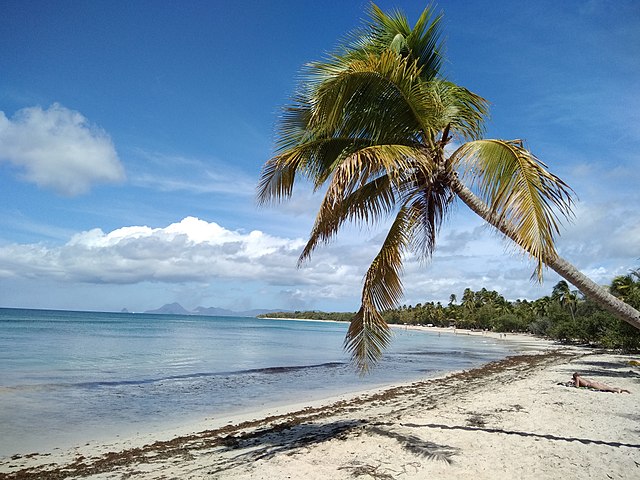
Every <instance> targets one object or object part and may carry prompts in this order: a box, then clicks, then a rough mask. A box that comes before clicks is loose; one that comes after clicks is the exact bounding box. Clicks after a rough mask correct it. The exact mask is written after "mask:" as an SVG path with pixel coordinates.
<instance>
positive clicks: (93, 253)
mask: <svg viewBox="0 0 640 480" xmlns="http://www.w3.org/2000/svg"><path fill="white" fill-rule="evenodd" d="M302 245H303V242H302V240H290V239H283V238H277V237H273V236H270V235H267V234H265V233H262V232H260V231H252V232H250V233H243V232H238V231H231V230H227V229H225V228H223V227H221V226H220V225H218V224H216V223H213V222H211V223H208V222H205V221H203V220H200V219H197V218H194V217H187V218H185V219H183V220H182V221H181V222H179V223H174V224H171V225H169V226H167V227H165V228H150V227H146V226H131V227H123V228H120V229H117V230H114V231H112V232H109V233H104V232H103V231H102V230H100V229H93V230H89V231H86V232H81V233H78V234H76V235H74V236H73V237H72V238H71V239H70V240H69V241H68V242H67V243H66V244H65V245H63V246H60V247H47V246H45V245H41V244H36V245H16V244H13V245H6V246H4V247H1V248H0V275H2V276H9V275H11V276H15V277H53V278H56V279H58V280H60V281H73V282H86V283H114V284H133V283H139V282H144V281H160V282H187V281H195V282H197V281H207V280H209V279H211V278H234V279H247V280H255V279H264V280H267V281H269V280H270V279H275V278H278V277H279V275H283V270H293V269H295V259H296V256H297V254H298V251H299V250H300V248H301V247H302ZM275 271H277V273H275ZM283 276H286V275H283Z"/></svg>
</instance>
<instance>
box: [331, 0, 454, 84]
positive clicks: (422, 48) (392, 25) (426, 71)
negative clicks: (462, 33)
mask: <svg viewBox="0 0 640 480" xmlns="http://www.w3.org/2000/svg"><path fill="white" fill-rule="evenodd" d="M441 20H442V14H441V13H440V14H437V13H436V12H435V8H434V7H433V6H428V7H427V8H425V9H424V11H423V12H422V14H421V15H420V17H419V18H418V20H417V22H416V24H415V25H414V26H413V28H411V26H410V25H409V22H408V21H407V18H406V16H405V15H404V14H403V13H402V12H401V11H400V10H393V11H391V12H389V13H385V12H383V11H382V10H381V9H380V8H379V7H378V6H377V5H375V4H371V9H370V11H369V22H368V24H367V25H366V26H365V27H364V28H361V29H357V30H355V31H354V32H352V34H351V35H349V37H348V40H347V42H346V43H345V44H344V45H342V46H341V48H340V49H339V53H338V54H336V55H335V56H334V57H333V58H332V60H333V62H334V63H336V64H340V63H344V62H350V61H352V60H355V59H360V58H362V57H363V56H365V55H369V54H375V55H379V54H381V53H382V52H384V51H385V50H392V51H393V52H395V53H398V54H400V55H402V56H404V57H408V58H410V59H411V60H413V61H416V62H417V63H418V66H419V67H420V69H421V77H422V78H424V79H426V80H429V79H431V78H433V77H435V76H436V75H437V73H438V72H439V70H440V67H441V64H442V61H443V51H444V47H443V45H442V42H441V29H440V23H441Z"/></svg>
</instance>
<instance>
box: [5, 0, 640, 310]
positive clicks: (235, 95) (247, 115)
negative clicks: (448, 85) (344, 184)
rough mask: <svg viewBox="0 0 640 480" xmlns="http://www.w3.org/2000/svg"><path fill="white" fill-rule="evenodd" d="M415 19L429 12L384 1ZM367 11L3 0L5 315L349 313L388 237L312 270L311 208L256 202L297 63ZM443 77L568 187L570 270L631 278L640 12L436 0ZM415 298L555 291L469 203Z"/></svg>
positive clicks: (339, 253) (598, 4)
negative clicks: (177, 307)
mask: <svg viewBox="0 0 640 480" xmlns="http://www.w3.org/2000/svg"><path fill="white" fill-rule="evenodd" d="M378 4H379V6H380V7H382V8H383V9H385V10H386V9H390V8H400V9H401V10H403V11H404V12H405V13H406V14H407V15H408V17H409V18H410V19H412V20H415V18H417V16H418V14H419V13H420V11H421V10H422V8H424V6H425V5H426V3H425V4H422V3H421V2H415V1H399V0H398V1H389V2H387V1H381V2H379V3H378ZM367 6H368V2H366V1H353V2H344V1H322V0H319V1H316V2H301V1H273V2H259V1H249V0H244V1H233V2H231V1H228V2H226V1H224V2H223V1H201V2H195V1H191V2H169V1H161V2H158V1H136V2H106V1H105V2H97V1H93V2H90V1H89V2H85V1H74V2H70V1H60V2H40V1H37V2H35V1H20V2H18V1H6V0H0V9H2V12H3V14H2V16H1V18H0V44H1V45H2V48H1V49H0V72H1V73H0V225H2V228H1V229H0V306H5V307H33V308H63V309H88V310H120V309H121V308H125V307H126V308H128V309H129V310H132V311H140V310H146V309H151V308H156V307H158V306H160V305H162V304H163V303H168V302H174V301H177V302H180V303H181V304H182V305H184V306H185V307H187V308H194V307H196V306H198V305H202V306H219V307H225V308H231V309H235V310H242V309H249V308H294V309H323V310H354V309H356V308H357V306H358V301H359V293H360V289H361V281H362V277H363V275H364V272H365V271H366V268H367V266H368V264H369V262H370V260H371V259H372V258H373V256H374V255H375V253H376V247H377V246H379V242H380V238H381V234H382V232H383V231H384V230H383V229H370V230H369V229H367V230H360V229H356V228H348V229H346V230H345V231H344V232H343V234H342V235H340V236H339V238H338V240H337V241H336V242H334V243H332V244H331V245H329V246H327V247H324V248H321V249H319V250H318V251H317V253H316V254H315V255H314V257H313V258H312V260H311V262H309V264H307V265H306V266H305V267H304V268H301V269H297V268H296V259H297V255H298V254H299V252H300V250H301V247H302V245H303V242H304V239H305V238H306V235H307V234H308V232H309V230H310V228H311V225H312V223H313V217H314V213H315V208H316V207H317V205H318V200H319V198H317V197H316V196H313V195H312V194H311V193H310V191H309V189H308V188H306V187H305V186H304V185H301V186H300V187H301V188H299V189H298V191H297V192H296V194H295V195H294V198H293V200H292V201H291V202H289V203H287V204H283V205H280V206H277V207H270V208H258V207H257V206H256V202H255V186H256V184H257V181H258V178H259V175H260V168H261V166H262V164H263V163H264V162H265V161H266V160H267V159H268V158H269V157H270V156H271V154H272V152H273V139H274V127H275V125H276V122H277V118H278V112H279V109H280V108H281V107H282V106H283V105H284V104H285V103H286V102H287V101H288V99H289V97H290V95H291V93H292V92H293V90H294V88H295V85H296V78H297V76H298V73H299V71H300V68H301V66H302V65H303V64H304V63H305V62H308V61H312V60H317V59H320V58H321V57H322V56H323V55H324V53H326V52H327V51H330V50H331V49H332V48H333V47H334V46H335V45H336V43H337V41H338V40H339V39H340V38H342V37H343V36H344V35H345V34H346V33H347V32H348V31H350V30H352V29H353V28H355V27H357V26H359V25H360V24H361V21H362V19H363V18H364V17H365V16H366V13H365V12H366V9H367ZM439 8H440V9H442V11H443V12H444V15H445V16H444V33H445V38H446V44H447V51H446V58H447V62H446V64H445V72H446V75H447V77H448V78H450V79H451V80H453V81H455V82H457V83H459V84H461V85H464V86H466V87H467V88H469V89H471V90H472V91H474V92H476V93H478V94H480V95H482V96H483V97H485V98H487V99H488V100H489V101H490V102H491V105H492V107H491V119H490V121H489V123H488V125H487V136H488V137H497V138H522V139H524V140H525V141H526V143H527V145H528V146H529V147H530V148H531V149H532V150H533V151H534V153H535V154H536V155H537V156H538V157H540V158H541V159H542V160H543V161H545V162H546V163H547V165H548V166H549V168H550V169H551V170H552V171H553V172H554V173H556V174H558V175H559V176H560V177H562V178H563V179H564V180H565V181H567V183H569V185H571V186H572V187H573V188H574V190H575V191H576V193H577V196H578V198H579V202H578V203H577V206H576V218H575V220H574V222H573V223H572V224H570V225H567V226H566V227H565V228H564V229H563V232H562V236H561V238H560V239H559V241H558V247H559V250H560V252H561V254H562V255H563V256H564V257H565V258H566V259H568V260H569V261H571V262H572V263H573V264H574V265H576V266H577V267H578V268H580V269H581V270H583V271H584V272H585V273H587V274H588V275H590V276H591V277H592V278H593V279H594V280H596V281H598V282H600V283H607V282H608V281H610V279H611V278H612V277H613V276H614V275H618V274H622V273H625V272H626V271H627V270H628V269H629V268H632V267H637V266H639V265H640V208H638V207H639V206H640V193H639V192H638V191H639V190H640V188H638V187H639V185H640V173H639V171H640V169H639V168H638V167H640V154H639V153H638V152H639V151H640V148H639V147H640V100H639V99H640V96H639V95H638V93H637V88H638V85H640V62H639V61H638V55H639V54H640V3H638V2H635V1H633V0H628V1H624V0H621V1H617V2H615V3H612V2H605V1H565V2H556V1H536V2H510V1H461V0H449V1H442V2H440V3H439ZM439 246H440V248H439V250H438V253H437V254H436V255H435V257H434V258H433V261H432V262H430V263H429V264H427V265H424V264H420V263H419V262H418V261H416V260H415V259H413V258H407V260H406V269H405V276H404V283H405V288H406V298H405V302H406V303H407V304H415V303H418V302H425V301H430V300H436V301H437V300H442V301H448V298H449V294H451V293H455V294H456V295H458V296H460V295H461V294H462V291H463V290H464V288H466V287H470V288H472V289H480V288H482V287H486V288H489V289H496V290H498V291H500V292H501V293H503V294H504V295H505V296H506V297H507V298H510V299H515V298H535V297H537V296H541V295H544V294H547V293H548V292H549V291H550V290H551V288H552V286H553V284H554V283H555V282H556V281H557V280H558V277H557V276H555V274H553V272H549V273H548V274H547V277H546V280H545V283H544V284H543V285H542V286H539V285H536V284H535V283H531V282H530V281H529V276H530V274H531V272H532V269H533V267H532V265H531V264H530V263H529V262H528V261H527V259H526V258H523V257H522V256H521V255H518V254H515V255H514V254H513V252H512V250H511V249H510V248H509V246H508V245H506V244H505V243H504V242H503V241H501V240H500V238H498V237H497V236H495V235H493V234H491V232H490V231H489V230H488V229H486V228H485V227H483V225H482V222H481V221H480V220H479V219H477V218H474V216H473V214H471V213H470V212H467V211H465V207H464V205H459V206H458V208H457V209H456V210H455V212H454V215H453V216H452V217H451V218H450V219H449V221H448V222H447V224H446V225H445V227H444V229H443V231H442V234H441V236H440V239H439Z"/></svg>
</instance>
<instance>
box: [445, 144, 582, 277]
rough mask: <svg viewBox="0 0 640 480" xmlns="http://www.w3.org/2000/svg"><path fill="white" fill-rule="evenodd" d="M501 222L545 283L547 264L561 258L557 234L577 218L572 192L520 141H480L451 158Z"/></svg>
mask: <svg viewBox="0 0 640 480" xmlns="http://www.w3.org/2000/svg"><path fill="white" fill-rule="evenodd" d="M451 162H452V166H454V167H457V168H459V169H460V171H461V173H462V180H463V181H465V180H466V181H468V182H469V183H470V185H471V186H472V187H475V188H476V189H477V191H478V194H479V196H480V198H482V199H483V200H484V202H486V203H487V205H488V206H489V208H490V209H491V211H492V214H493V215H495V217H496V219H497V221H498V222H502V223H504V224H506V225H509V228H510V229H511V231H512V234H513V235H512V236H513V239H514V241H515V242H516V243H517V244H518V245H519V246H520V247H521V248H522V249H524V250H525V251H526V252H527V253H529V255H530V256H531V257H532V258H533V259H534V260H535V261H536V270H535V272H534V274H533V276H536V277H537V278H538V280H540V281H541V280H542V273H543V268H544V263H545V260H547V259H553V258H556V256H557V253H556V250H555V244H554V241H555V235H556V234H557V233H559V229H560V225H561V223H562V219H563V218H564V219H570V218H571V217H572V212H571V207H572V204H573V198H572V194H573V190H571V188H570V187H569V186H568V185H567V184H566V183H564V182H563V181H562V180H561V179H560V178H558V177H556V176H555V175H553V174H552V173H550V172H549V171H548V170H547V169H546V165H544V164H543V163H542V162H541V161H540V160H538V159H537V158H536V157H535V156H534V155H533V154H532V153H531V152H529V151H528V150H527V149H525V148H524V147H523V145H522V142H520V141H517V140H511V141H506V140H476V141H472V142H468V143H466V144H464V145H462V146H461V147H460V148H458V150H456V151H455V152H454V153H453V154H452V155H451Z"/></svg>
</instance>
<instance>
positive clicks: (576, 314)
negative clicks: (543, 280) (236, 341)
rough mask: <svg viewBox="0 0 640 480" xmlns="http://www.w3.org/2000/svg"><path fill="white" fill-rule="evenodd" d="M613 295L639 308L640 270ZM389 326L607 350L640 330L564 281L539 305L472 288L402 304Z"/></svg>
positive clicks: (638, 345) (331, 316)
mask: <svg viewBox="0 0 640 480" xmlns="http://www.w3.org/2000/svg"><path fill="white" fill-rule="evenodd" d="M610 291H611V293H613V294H614V295H616V296H618V297H619V298H621V299H624V300H625V301H627V302H629V303H630V304H631V305H632V306H633V307H635V308H639V307H640V269H636V270H633V271H631V272H630V273H629V274H628V275H624V276H620V277H616V278H614V279H613V282H612V283H611V287H610ZM264 316H265V317H267V316H270V317H273V316H276V317H279V318H298V319H317V320H337V321H350V320H351V318H352V317H353V313H345V312H332V313H325V312H318V311H306V312H293V313H292V312H279V313H271V314H268V315H264ZM382 317H383V318H384V320H385V322H387V323H390V324H405V325H433V326H436V327H450V326H455V327H457V328H468V329H480V330H491V331H494V332H526V333H532V334H534V335H538V336H542V337H546V338H550V339H554V340H559V341H561V342H564V343H580V344H589V345H593V346H600V347H604V348H612V349H620V350H623V351H637V350H639V349H640V331H638V330H637V329H636V328H633V327H632V326H631V325H629V324H627V323H626V322H623V321H622V320H619V319H617V318H616V317H614V316H613V315H611V314H610V313H608V312H607V311H606V310H604V309H602V308H601V307H599V306H598V305H597V304H596V303H595V302H593V301H592V300H588V299H585V298H584V297H582V296H581V295H580V294H579V293H578V291H576V290H570V288H569V285H568V284H567V282H565V281H564V280H561V281H560V282H558V283H557V284H556V285H555V286H554V287H553V291H552V292H551V294H550V295H548V296H544V297H542V298H539V299H537V300H534V301H527V300H516V301H515V302H510V301H508V300H506V299H505V298H504V297H503V296H502V295H500V294H499V293H498V292H496V291H493V290H487V289H485V288H483V289H481V290H479V291H477V292H474V291H473V290H471V289H469V288H467V289H466V290H465V291H464V292H463V294H462V297H461V300H460V302H458V301H457V297H456V295H455V294H452V295H451V297H450V300H449V303H448V304H447V305H442V304H441V303H440V302H436V303H434V302H427V303H419V304H417V305H415V306H411V305H408V306H407V305H403V306H402V307H400V308H394V309H390V310H387V311H385V312H383V313H382Z"/></svg>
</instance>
